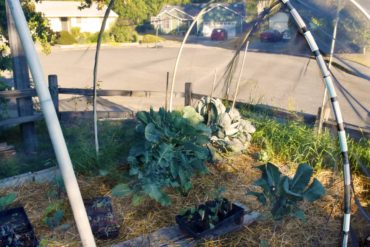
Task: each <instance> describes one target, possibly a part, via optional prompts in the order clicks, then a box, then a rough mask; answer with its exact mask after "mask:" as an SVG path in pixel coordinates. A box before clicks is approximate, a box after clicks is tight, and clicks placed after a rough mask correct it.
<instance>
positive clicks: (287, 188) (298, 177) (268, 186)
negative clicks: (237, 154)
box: [247, 163, 326, 220]
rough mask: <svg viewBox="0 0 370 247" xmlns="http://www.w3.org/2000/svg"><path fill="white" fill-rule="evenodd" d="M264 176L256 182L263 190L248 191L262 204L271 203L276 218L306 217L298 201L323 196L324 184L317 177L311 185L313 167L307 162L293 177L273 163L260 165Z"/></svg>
mask: <svg viewBox="0 0 370 247" xmlns="http://www.w3.org/2000/svg"><path fill="white" fill-rule="evenodd" d="M258 169H259V170H261V171H262V176H261V178H260V179H258V180H257V181H256V182H255V183H254V184H255V185H257V186H260V187H261V188H262V190H263V192H255V191H252V192H248V193H247V194H248V195H254V196H256V197H257V199H258V201H259V202H261V203H262V204H264V205H265V204H267V201H268V202H269V205H271V207H272V208H271V214H272V216H273V218H274V219H275V220H281V219H282V218H283V217H285V216H288V215H290V216H295V217H297V218H299V219H301V220H303V219H304V212H303V211H302V210H301V209H300V208H299V205H298V202H300V201H303V200H305V201H308V202H313V201H316V200H317V199H319V198H320V197H321V196H323V195H324V194H325V193H326V192H325V188H324V186H323V185H322V184H321V183H320V182H319V181H318V180H317V179H316V178H315V179H314V180H313V182H312V183H311V184H310V185H309V183H310V181H311V177H312V174H313V169H312V167H311V166H309V165H307V164H300V165H299V166H298V169H297V171H296V173H295V175H294V177H293V178H289V177H287V176H284V175H282V174H281V172H280V171H279V168H278V167H276V166H275V165H273V164H271V163H267V164H266V165H262V166H259V167H258Z"/></svg>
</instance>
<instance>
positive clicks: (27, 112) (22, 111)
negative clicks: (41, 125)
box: [5, 1, 37, 153]
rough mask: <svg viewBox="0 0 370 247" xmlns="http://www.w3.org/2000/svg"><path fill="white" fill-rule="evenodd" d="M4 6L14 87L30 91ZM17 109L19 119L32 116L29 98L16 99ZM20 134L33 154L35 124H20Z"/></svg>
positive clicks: (24, 63) (22, 57)
mask: <svg viewBox="0 0 370 247" xmlns="http://www.w3.org/2000/svg"><path fill="white" fill-rule="evenodd" d="M5 5H6V17H7V22H8V35H9V45H10V49H11V54H12V63H13V78H14V86H15V88H16V89H18V90H23V89H30V88H31V86H30V78H29V72H28V64H27V60H26V57H25V54H24V50H23V47H22V44H21V42H20V40H19V36H18V33H17V30H16V27H15V23H14V20H13V17H12V15H11V13H10V9H9V6H8V4H7V1H5ZM17 107H18V115H19V116H20V117H22V116H32V115H33V104H32V98H31V97H28V98H19V99H17ZM21 132H22V139H23V144H24V147H25V151H26V152H27V153H34V152H35V151H36V146H37V138H36V130H35V124H34V123H33V122H29V123H24V124H21Z"/></svg>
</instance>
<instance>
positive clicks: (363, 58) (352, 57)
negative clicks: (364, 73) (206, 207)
mask: <svg viewBox="0 0 370 247" xmlns="http://www.w3.org/2000/svg"><path fill="white" fill-rule="evenodd" d="M343 57H344V58H345V59H347V60H349V61H352V62H355V63H358V64H361V65H363V66H366V67H368V68H370V52H366V54H344V55H343Z"/></svg>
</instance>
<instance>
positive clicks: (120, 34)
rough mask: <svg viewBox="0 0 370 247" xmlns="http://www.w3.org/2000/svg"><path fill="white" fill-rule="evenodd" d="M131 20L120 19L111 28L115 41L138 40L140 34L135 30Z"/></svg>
mask: <svg viewBox="0 0 370 247" xmlns="http://www.w3.org/2000/svg"><path fill="white" fill-rule="evenodd" d="M131 24H132V23H130V21H128V20H125V19H119V20H118V21H117V22H116V23H115V25H114V27H113V28H112V29H111V33H110V34H111V36H112V38H113V39H114V41H115V42H119V43H123V42H137V40H138V34H137V32H136V31H135V30H134V28H133V27H132V25H131Z"/></svg>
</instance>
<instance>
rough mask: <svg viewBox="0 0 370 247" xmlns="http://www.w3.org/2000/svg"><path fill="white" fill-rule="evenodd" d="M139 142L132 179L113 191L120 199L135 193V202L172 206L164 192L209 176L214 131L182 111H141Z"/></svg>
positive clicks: (184, 187) (131, 158) (133, 152)
mask: <svg viewBox="0 0 370 247" xmlns="http://www.w3.org/2000/svg"><path fill="white" fill-rule="evenodd" d="M136 117H137V119H138V121H139V124H138V125H137V126H136V133H137V138H136V143H132V147H131V149H130V152H129V157H128V163H129V165H130V171H129V175H130V177H131V178H130V180H129V183H128V184H119V185H117V186H116V187H115V188H114V189H113V194H114V195H116V196H125V195H129V194H133V195H134V198H133V202H140V201H141V198H143V195H145V194H146V195H148V196H150V197H151V198H153V199H155V200H156V201H158V202H160V203H161V204H162V205H168V204H170V203H171V201H170V199H169V197H168V196H167V194H166V193H165V192H163V189H164V188H166V187H170V188H171V187H172V188H178V189H179V190H180V191H182V192H186V191H188V190H189V189H190V188H191V187H192V184H191V181H190V179H191V178H192V177H193V176H194V175H195V174H198V173H206V172H207V171H208V170H207V167H206V165H205V161H206V160H207V159H208V158H209V155H210V154H209V151H208V149H207V147H205V146H204V145H205V144H207V143H209V137H210V133H211V131H210V129H209V128H208V127H206V126H205V125H204V124H202V123H198V124H193V123H192V122H191V121H189V120H188V119H186V118H184V117H182V114H181V113H180V112H167V111H165V110H164V109H163V108H161V109H160V110H159V112H155V111H153V109H151V110H150V112H138V113H137V115H136Z"/></svg>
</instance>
